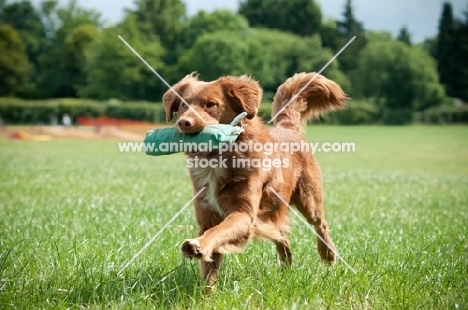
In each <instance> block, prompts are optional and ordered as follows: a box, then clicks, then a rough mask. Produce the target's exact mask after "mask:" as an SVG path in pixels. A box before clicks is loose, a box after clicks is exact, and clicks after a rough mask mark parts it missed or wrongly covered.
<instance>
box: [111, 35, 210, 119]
mask: <svg viewBox="0 0 468 310" xmlns="http://www.w3.org/2000/svg"><path fill="white" fill-rule="evenodd" d="M119 39H120V40H121V41H122V42H123V43H125V45H127V47H128V48H129V49H130V50H131V51H132V52H133V53H134V54H135V55H137V57H138V58H140V60H141V61H143V63H144V64H145V65H146V66H147V67H148V68H149V69H150V70H151V71H153V73H154V74H156V76H157V77H158V78H159V79H160V80H161V81H162V82H163V83H164V84H166V86H167V87H168V88H169V89H170V90H172V92H173V93H174V94H175V95H176V96H177V97H179V99H180V100H182V102H183V103H184V104H185V105H186V106H187V107H188V108H189V109H190V110H191V111H192V112H193V113H195V115H196V116H198V117H199V118H200V119H201V120H202V121H203V122H204V123H206V121H205V120H204V119H203V117H201V115H200V114H199V113H198V112H197V111H195V109H194V108H192V107H191V106H190V104H188V103H187V101H185V99H184V98H182V96H181V95H179V93H178V92H176V90H175V89H174V88H173V87H172V86H171V85H169V83H168V82H166V80H165V79H163V77H162V76H161V75H160V74H159V73H158V72H157V71H156V70H154V69H153V67H151V66H150V64H149V63H147V62H146V60H145V59H144V58H143V57H141V56H140V54H138V52H137V51H135V49H134V48H133V47H132V46H131V45H130V44H128V43H127V41H125V40H124V38H122V37H121V36H120V35H119Z"/></svg>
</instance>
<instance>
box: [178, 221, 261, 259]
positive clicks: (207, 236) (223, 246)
mask: <svg viewBox="0 0 468 310" xmlns="http://www.w3.org/2000/svg"><path fill="white" fill-rule="evenodd" d="M252 222H253V217H252V216H251V215H250V214H248V213H245V212H233V213H231V214H229V215H228V216H227V217H226V218H225V219H224V221H222V222H221V223H219V224H218V225H216V226H214V227H212V228H210V229H208V230H206V231H205V232H204V233H203V235H201V236H200V237H198V238H196V239H188V240H185V241H184V243H183V244H182V247H181V250H182V253H183V254H184V256H186V257H189V258H200V259H202V260H204V261H206V262H212V261H213V258H212V255H213V253H221V254H223V253H232V252H240V251H242V249H243V247H244V246H245V245H246V244H247V242H248V241H249V238H250V230H251V227H252Z"/></svg>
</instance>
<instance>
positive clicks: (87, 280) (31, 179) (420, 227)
mask: <svg viewBox="0 0 468 310" xmlns="http://www.w3.org/2000/svg"><path fill="white" fill-rule="evenodd" d="M467 138H468V127H420V126H414V127H328V126H314V127H309V128H308V139H309V140H311V141H317V142H354V143H355V144H356V152H355V153H319V154H316V157H317V158H318V161H319V163H320V165H321V167H322V171H323V175H324V188H325V199H326V200H325V202H326V211H327V220H328V223H329V225H330V227H331V236H332V238H333V239H334V241H335V244H336V245H337V247H338V250H339V251H340V254H341V256H342V257H343V258H344V259H345V260H346V261H347V262H348V263H349V264H350V265H351V266H353V268H354V269H355V270H356V271H357V273H356V274H354V273H353V272H352V271H351V270H350V269H348V268H347V267H346V265H345V264H344V263H342V262H340V261H338V262H337V263H336V264H335V265H334V266H333V267H326V266H324V265H322V264H321V263H320V261H319V256H318V254H317V252H316V250H315V236H314V235H313V234H312V232H310V231H309V230H308V228H307V227H306V226H305V225H304V224H302V222H300V221H299V220H298V219H295V218H294V217H293V216H292V215H291V216H292V221H291V226H292V232H291V235H290V239H291V245H292V251H293V260H294V265H293V267H291V268H289V269H284V270H283V269H281V268H280V267H279V264H278V262H277V257H276V253H275V249H274V245H273V244H271V243H268V242H262V241H254V242H252V243H251V244H250V245H249V247H248V248H247V249H246V251H245V253H242V254H233V255H228V256H227V257H226V259H225V264H224V265H223V267H222V270H221V274H220V278H219V283H218V287H217V289H216V290H215V291H214V292H212V293H211V294H209V295H205V294H204V288H203V285H202V284H200V283H199V281H198V277H199V275H198V272H199V271H198V262H197V261H190V260H186V259H183V258H182V257H181V254H180V251H179V246H180V244H181V242H182V241H183V240H184V239H185V238H189V237H194V236H196V233H197V227H196V223H195V220H194V211H193V209H192V208H189V209H188V211H186V212H185V213H183V214H182V215H181V216H180V217H178V218H177V219H176V220H175V221H174V222H173V223H172V225H171V226H169V227H168V229H167V230H165V231H164V233H163V234H161V235H160V236H159V238H158V239H157V240H156V241H155V242H154V243H153V244H152V245H151V246H150V247H148V248H147V250H146V251H145V252H143V253H142V255H140V256H139V257H138V258H137V259H136V260H135V261H134V262H133V263H132V264H131V265H130V266H129V267H128V268H127V269H126V270H125V271H124V272H123V274H122V275H120V276H119V275H118V272H119V270H120V267H121V266H122V265H123V264H124V263H125V262H127V261H128V260H129V259H130V258H132V257H133V256H134V254H135V253H137V252H138V251H139V250H140V249H142V247H143V246H144V245H145V244H146V243H147V242H148V241H149V240H150V239H151V238H152V237H153V236H154V234H155V233H156V232H157V231H158V230H160V229H161V228H162V227H163V226H164V225H165V223H166V222H167V221H168V220H169V219H170V218H171V217H172V216H173V215H174V214H175V213H176V212H177V211H178V210H180V208H182V206H184V205H185V204H186V203H187V202H188V201H189V200H190V199H191V197H192V195H193V190H192V188H191V184H190V181H189V178H188V172H187V170H186V168H185V159H184V157H183V156H182V155H172V156H163V157H149V156H146V155H144V154H143V153H120V152H119V151H118V147H117V141H109V140H107V141H70V140H69V141H49V142H20V141H0V166H1V175H0V184H1V185H0V188H1V191H0V308H1V309H35V308H41V309H49V308H80V309H88V308H90V309H95V308H113V309H144V308H148V309H153V308H163V309H187V308H194V309H326V308H331V309H420V308H424V309H466V308H468V240H467V237H468V236H467V233H468V228H467V227H468V144H467V142H468V139H467Z"/></svg>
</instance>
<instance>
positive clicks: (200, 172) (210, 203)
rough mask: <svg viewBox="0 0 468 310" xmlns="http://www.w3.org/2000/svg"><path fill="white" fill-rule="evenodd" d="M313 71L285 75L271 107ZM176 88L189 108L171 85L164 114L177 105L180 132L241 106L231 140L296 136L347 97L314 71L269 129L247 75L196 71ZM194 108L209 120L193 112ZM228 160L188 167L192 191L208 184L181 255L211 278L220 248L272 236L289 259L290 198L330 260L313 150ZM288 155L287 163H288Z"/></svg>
mask: <svg viewBox="0 0 468 310" xmlns="http://www.w3.org/2000/svg"><path fill="white" fill-rule="evenodd" d="M314 75H315V74H314V73H300V74H296V75H294V76H293V77H291V78H289V79H288V80H287V81H286V82H285V83H284V84H283V85H281V86H280V87H279V88H278V91H277V93H276V95H275V98H274V102H273V109H272V115H275V114H276V113H277V112H279V111H280V110H281V109H282V108H283V107H284V106H285V105H286V104H287V103H288V102H289V101H290V100H291V99H292V98H293V96H294V95H295V94H296V93H297V92H298V91H299V90H301V89H302V88H303V87H304V86H305V85H306V84H307V83H308V82H309V81H310V80H311V79H312V78H313V77H314ZM174 89H175V90H176V91H177V92H178V93H179V94H180V95H181V96H182V97H183V98H184V99H185V100H186V102H188V103H189V104H190V106H191V108H192V109H188V108H187V107H186V105H185V104H184V103H183V102H181V100H180V99H179V98H178V97H177V96H176V95H175V94H174V93H173V92H172V91H171V90H169V91H167V92H166V94H165V95H164V97H163V102H164V107H165V110H166V116H167V120H168V121H170V120H171V119H172V116H173V114H174V113H175V112H177V113H178V116H179V119H178V120H177V122H176V126H177V129H178V130H179V131H180V132H182V133H197V132H199V131H201V130H202V129H203V128H204V126H206V125H208V124H218V123H220V124H229V123H231V121H232V120H233V119H234V118H235V117H236V116H237V115H239V114H240V113H242V112H246V113H247V117H246V119H245V120H244V121H243V125H244V129H245V131H244V132H243V133H242V134H241V135H240V136H239V138H238V139H237V141H236V143H238V144H240V143H249V141H250V143H252V142H254V143H261V144H264V145H265V144H266V143H275V142H276V143H280V142H283V143H301V141H305V139H304V137H303V136H302V135H301V134H300V130H301V127H302V126H303V125H305V124H306V122H307V120H308V119H309V118H310V117H314V116H315V117H316V116H318V115H319V114H320V113H322V112H326V111H330V110H334V109H336V108H343V107H344V102H345V101H346V100H347V99H348V98H347V96H346V95H345V94H344V92H343V91H342V89H341V88H340V86H339V85H338V84H336V83H335V82H333V81H331V80H328V79H327V78H325V77H323V76H318V77H316V78H315V79H314V80H313V82H312V83H310V85H308V86H307V87H306V88H305V89H304V90H303V91H302V92H301V93H300V95H299V96H297V98H295V99H294V100H293V101H292V102H291V104H290V105H289V106H287V107H286V108H285V109H284V110H283V111H281V113H280V114H279V115H278V117H277V118H276V119H275V121H274V123H275V127H273V128H271V129H268V128H267V127H266V126H265V125H264V124H263V122H262V120H261V119H260V118H259V117H258V116H257V115H256V114H257V110H258V107H259V105H260V102H261V100H262V89H261V88H260V86H259V84H258V83H257V82H256V81H254V80H253V79H251V78H250V77H248V76H241V77H231V76H228V77H222V78H219V79H218V80H215V81H212V82H201V81H198V79H197V76H196V75H195V74H191V75H187V76H186V77H185V78H184V79H182V80H181V81H180V82H179V83H177V84H175V85H174ZM194 111H196V112H197V113H198V114H199V115H200V116H201V117H202V118H203V120H204V121H206V123H205V122H204V121H203V120H202V119H200V117H199V116H197V114H196V113H194ZM188 155H189V156H191V157H195V156H197V157H199V158H207V159H211V158H218V157H219V156H220V155H219V152H218V151H217V150H215V151H212V152H205V153H197V152H192V153H190V154H188ZM221 156H222V158H224V159H227V160H226V165H227V167H216V168H210V167H208V168H200V167H193V168H191V169H190V176H191V180H192V183H193V186H194V189H195V192H198V191H200V190H201V189H202V188H203V187H206V189H205V190H204V191H203V192H202V193H201V194H200V195H199V196H198V197H197V198H196V199H195V201H194V204H195V210H196V220H197V222H198V225H199V227H200V231H199V233H198V237H197V238H194V239H188V240H185V241H184V242H183V244H182V246H181V250H182V253H183V255H184V256H186V257H189V258H198V259H200V260H201V277H202V279H203V280H206V281H208V284H210V285H213V284H214V282H215V281H216V278H217V275H218V271H219V269H220V266H221V261H222V257H223V254H226V253H232V252H239V251H242V249H243V248H244V247H245V246H246V245H247V243H248V241H249V240H250V239H252V238H262V239H267V240H271V241H273V242H274V243H275V244H276V247H277V251H278V255H279V259H280V261H281V262H282V263H284V264H290V263H291V261H292V258H291V250H290V247H289V241H288V239H287V232H288V216H287V214H288V206H287V205H286V204H285V203H284V202H282V201H281V199H280V198H279V197H278V196H277V194H276V193H278V194H279V195H280V196H281V197H282V198H283V199H284V200H285V201H286V202H288V203H290V204H292V205H295V206H296V208H297V209H298V210H299V211H300V212H301V213H302V214H303V215H304V217H305V218H306V219H307V221H308V222H309V223H310V224H311V225H313V226H314V227H315V230H316V232H317V233H318V235H319V236H321V237H322V238H323V240H325V241H326V243H327V244H328V245H329V246H330V247H331V248H332V249H333V250H331V249H330V248H328V246H327V245H326V244H324V243H323V242H322V241H321V240H320V239H319V238H317V248H318V252H319V254H320V256H321V258H322V260H323V261H325V262H329V263H332V262H333V261H334V260H335V252H336V250H335V248H334V244H333V242H332V240H331V239H330V236H329V235H328V226H327V223H326V221H325V217H324V216H325V214H324V207H323V195H322V177H321V172H320V168H319V166H318V164H317V162H316V161H315V159H314V157H313V155H312V154H311V152H307V151H299V152H295V153H291V152H286V151H276V152H273V153H272V154H271V155H267V154H266V153H265V152H261V151H255V150H247V151H245V152H241V151H239V150H236V149H234V150H230V151H228V152H225V153H223V154H221ZM239 158H242V159H248V160H253V159H257V160H259V161H260V162H261V161H262V160H264V159H268V160H272V161H273V160H276V162H277V163H281V167H279V168H273V169H269V170H268V169H263V168H261V167H258V166H256V167H252V166H251V167H249V166H245V167H241V168H239V167H234V164H233V163H234V162H235V160H236V159H239ZM286 163H287V164H288V165H286ZM275 192H276V193H275Z"/></svg>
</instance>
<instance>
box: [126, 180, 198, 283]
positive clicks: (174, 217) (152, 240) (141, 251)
mask: <svg viewBox="0 0 468 310" xmlns="http://www.w3.org/2000/svg"><path fill="white" fill-rule="evenodd" d="M205 188H206V187H203V188H202V189H201V190H199V191H198V193H196V194H195V196H193V197H192V199H190V201H189V202H187V203H186V204H185V206H184V207H183V208H182V209H180V211H179V212H177V213H176V214H175V215H174V216H173V217H172V218H171V219H170V220H169V222H167V223H166V225H164V227H163V228H161V229H160V230H159V231H158V232H157V233H156V235H154V236H153V238H151V239H150V241H148V242H147V243H146V244H145V246H144V247H143V248H142V249H141V250H140V251H138V253H136V254H135V255H134V256H133V257H132V259H131V260H129V261H128V262H126V263H125V264H124V265H123V266H122V269H120V271H119V273H118V274H117V275H118V276H120V275H121V274H122V272H123V271H124V270H125V269H126V268H127V267H128V266H129V265H130V264H131V263H133V261H134V260H135V259H136V258H137V257H138V256H140V254H141V253H143V251H144V250H146V248H147V247H149V245H150V244H151V243H153V242H154V240H156V238H157V237H158V236H159V235H160V234H161V233H162V232H163V231H164V230H165V229H166V228H167V227H168V226H169V225H170V224H171V223H172V222H173V221H174V220H175V219H176V218H177V217H178V216H179V215H180V214H181V213H182V212H183V211H184V210H185V209H187V207H188V206H189V205H190V204H191V203H192V201H194V200H195V198H197V197H198V196H199V195H200V194H201V192H203V191H204V190H205Z"/></svg>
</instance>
